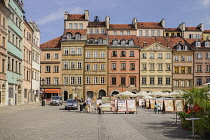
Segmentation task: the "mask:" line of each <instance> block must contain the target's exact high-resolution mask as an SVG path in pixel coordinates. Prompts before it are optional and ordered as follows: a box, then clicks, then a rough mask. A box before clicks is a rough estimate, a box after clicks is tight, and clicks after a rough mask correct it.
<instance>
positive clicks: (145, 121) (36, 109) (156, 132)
mask: <svg viewBox="0 0 210 140" xmlns="http://www.w3.org/2000/svg"><path fill="white" fill-rule="evenodd" d="M175 122H176V114H174V113H166V114H162V113H159V114H155V113H154V111H153V110H148V109H142V108H140V107H139V108H138V109H137V114H136V113H135V114H124V113H118V114H113V113H111V112H105V113H104V114H96V113H81V112H80V111H79V110H71V111H68V110H64V105H61V106H49V105H46V106H45V107H43V106H41V104H37V103H36V104H28V105H17V106H6V107H0V140H170V139H176V140H189V139H194V138H193V137H192V132H191V131H189V130H183V129H182V128H181V126H180V120H179V119H178V120H177V124H175ZM195 139H196V140H198V139H201V137H199V136H198V135H197V136H196V138H195Z"/></svg>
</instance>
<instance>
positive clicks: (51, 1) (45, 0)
mask: <svg viewBox="0 0 210 140" xmlns="http://www.w3.org/2000/svg"><path fill="white" fill-rule="evenodd" d="M24 10H25V12H26V13H25V15H26V18H27V19H28V21H29V20H30V17H32V20H33V21H35V22H36V23H37V24H38V25H39V28H40V30H41V43H44V42H47V41H49V40H51V39H53V38H56V37H58V36H61V35H62V34H63V26H64V22H63V19H64V12H65V11H68V12H69V13H70V14H83V13H84V10H89V13H90V20H91V21H93V19H94V17H95V16H99V19H100V21H104V20H105V17H106V16H109V17H110V19H111V20H110V21H111V24H131V22H132V19H133V18H134V17H136V18H137V21H138V22H159V21H160V20H161V19H165V20H166V27H167V28H176V27H178V25H179V24H180V23H182V22H185V23H186V26H187V27H196V26H197V25H199V24H200V23H204V28H205V30H210V0H25V1H24Z"/></svg>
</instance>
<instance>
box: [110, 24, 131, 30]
mask: <svg viewBox="0 0 210 140" xmlns="http://www.w3.org/2000/svg"><path fill="white" fill-rule="evenodd" d="M109 28H110V29H134V27H133V25H132V24H109Z"/></svg>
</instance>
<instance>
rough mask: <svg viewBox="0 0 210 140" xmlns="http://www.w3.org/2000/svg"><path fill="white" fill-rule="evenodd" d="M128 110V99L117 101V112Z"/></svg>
mask: <svg viewBox="0 0 210 140" xmlns="http://www.w3.org/2000/svg"><path fill="white" fill-rule="evenodd" d="M126 111H127V104H126V100H118V101H117V112H126Z"/></svg>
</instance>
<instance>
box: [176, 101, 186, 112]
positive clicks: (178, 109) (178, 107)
mask: <svg viewBox="0 0 210 140" xmlns="http://www.w3.org/2000/svg"><path fill="white" fill-rule="evenodd" d="M174 106H175V111H176V112H182V111H183V110H184V103H183V100H182V99H175V100H174Z"/></svg>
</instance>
